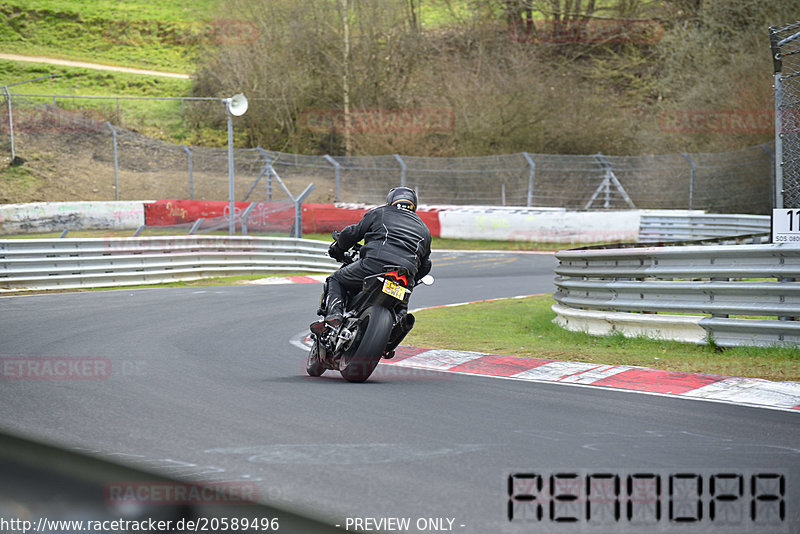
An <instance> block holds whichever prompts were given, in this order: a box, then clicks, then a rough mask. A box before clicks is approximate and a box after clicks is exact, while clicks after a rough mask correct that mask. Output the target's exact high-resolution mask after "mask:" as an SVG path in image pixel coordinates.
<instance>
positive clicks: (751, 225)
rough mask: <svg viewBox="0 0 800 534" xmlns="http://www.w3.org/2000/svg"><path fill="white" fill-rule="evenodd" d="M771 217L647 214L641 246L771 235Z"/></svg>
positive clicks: (678, 212) (642, 224)
mask: <svg viewBox="0 0 800 534" xmlns="http://www.w3.org/2000/svg"><path fill="white" fill-rule="evenodd" d="M770 231H771V221H770V217H769V215H736V214H715V213H703V212H700V211H680V210H675V211H643V212H642V219H641V224H640V226H639V239H638V242H639V243H656V242H659V241H692V240H701V239H713V238H717V237H732V236H737V235H753V234H758V233H761V234H768V233H769V232H770Z"/></svg>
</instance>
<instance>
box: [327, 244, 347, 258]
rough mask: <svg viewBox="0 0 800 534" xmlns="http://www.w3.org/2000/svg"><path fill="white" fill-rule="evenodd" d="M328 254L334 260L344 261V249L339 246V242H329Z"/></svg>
mask: <svg viewBox="0 0 800 534" xmlns="http://www.w3.org/2000/svg"><path fill="white" fill-rule="evenodd" d="M328 256H330V257H331V258H333V259H334V260H336V261H344V251H343V250H342V249H341V248H339V243H337V242H336V241H334V242H333V243H331V246H329V247H328Z"/></svg>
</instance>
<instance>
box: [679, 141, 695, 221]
mask: <svg viewBox="0 0 800 534" xmlns="http://www.w3.org/2000/svg"><path fill="white" fill-rule="evenodd" d="M681 155H682V156H683V157H684V158H686V161H688V162H689V167H690V169H691V174H690V175H689V209H690V210H691V209H694V178H695V173H696V172H697V165H695V164H694V161H692V158H690V157H689V154H686V153H685V152H684V153H683V154H681Z"/></svg>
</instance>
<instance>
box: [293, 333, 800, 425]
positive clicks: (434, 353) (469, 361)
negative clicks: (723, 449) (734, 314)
mask: <svg viewBox="0 0 800 534" xmlns="http://www.w3.org/2000/svg"><path fill="white" fill-rule="evenodd" d="M291 343H292V344H293V345H295V346H296V347H298V348H300V349H308V348H309V347H310V339H309V337H308V336H307V335H306V334H305V333H302V334H300V335H298V336H296V337H295V338H294V339H293V340H292V342H291ZM381 365H386V366H391V367H397V368H406V369H413V370H417V371H421V373H416V374H415V373H404V374H402V376H403V377H406V376H407V377H411V378H413V377H427V378H430V377H431V375H428V374H426V373H427V372H441V373H456V374H464V375H477V376H485V377H493V378H505V379H510V380H524V381H529V382H547V383H558V384H565V385H572V386H588V387H598V388H605V389H610V390H621V391H629V392H635V393H644V394H649V395H660V396H667V397H681V398H686V399H693V400H705V401H712V402H722V403H729V404H738V405H744V406H753V407H758V408H769V409H774V410H785V411H791V412H796V413H800V382H773V381H770V380H763V379H760V378H745V377H736V376H725V375H712V374H704V373H686V372H680V371H663V370H660V369H650V368H647V367H635V366H631V365H598V364H594V363H584V362H564V361H556V360H544V359H539V358H523V357H519V356H498V355H496V354H484V353H480V352H469V351H459V350H444V349H422V348H417V347H404V346H401V347H398V349H397V351H396V355H395V357H394V358H392V359H391V360H382V362H381ZM380 368H381V367H380V366H379V367H378V369H380ZM376 372H377V370H376ZM390 376H394V375H389V374H387V377H390ZM397 376H401V375H397Z"/></svg>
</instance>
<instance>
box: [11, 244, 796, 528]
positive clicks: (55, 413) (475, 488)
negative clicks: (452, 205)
mask: <svg viewBox="0 0 800 534" xmlns="http://www.w3.org/2000/svg"><path fill="white" fill-rule="evenodd" d="M554 265H555V260H554V258H553V256H552V255H550V254H513V253H480V254H478V253H444V252H439V253H437V254H436V255H435V257H434V270H433V272H432V274H433V275H434V276H435V277H436V278H437V282H436V284H435V285H433V286H431V287H424V288H421V289H419V290H418V291H417V292H416V293H415V294H414V296H413V297H412V307H426V306H434V305H442V304H452V303H458V302H464V301H473V300H480V299H488V298H496V297H509V296H515V295H525V294H536V293H549V292H552V291H553V284H552V281H553V272H552V270H553V266H554ZM320 290H321V286H320V285H319V284H294V285H271V286H262V285H248V286H231V287H191V288H164V289H141V290H115V291H92V292H75V293H65V294H47V295H32V296H18V297H5V298H0V325H1V326H0V329H1V330H0V356H2V357H4V358H8V357H13V358H23V359H24V358H28V359H31V358H50V359H51V360H52V359H58V358H62V359H69V358H73V359H74V358H82V359H91V360H92V361H93V362H101V363H102V362H108V363H109V365H110V369H111V371H110V373H108V375H107V376H105V377H104V379H87V380H81V379H73V380H69V379H66V380H37V379H27V380H26V379H18V380H14V379H6V380H2V381H1V382H0V407H1V408H0V410H1V411H0V429H2V430H4V431H7V432H11V433H14V434H18V435H22V436H28V437H32V438H35V439H38V440H44V441H47V442H50V443H55V444H58V445H61V446H63V447H66V448H70V449H76V450H80V451H85V452H89V453H91V454H94V455H97V456H100V457H105V458H110V459H113V460H114V461H116V462H122V463H125V464H127V465H132V466H141V467H144V468H147V469H149V470H151V471H156V472H159V473H163V474H165V475H167V476H170V477H174V478H178V479H180V480H185V481H204V482H209V481H211V482H213V481H247V482H254V483H256V484H257V485H258V495H259V499H260V500H262V501H264V502H268V503H270V504H273V505H276V506H279V507H284V508H290V509H292V510H295V511H298V510H299V511H301V512H303V513H305V514H308V515H310V516H312V517H316V518H322V519H324V520H326V521H327V522H329V523H330V524H334V525H341V527H342V528H343V529H344V528H348V529H349V530H353V529H354V527H355V526H358V527H360V530H363V531H373V530H381V531H386V532H451V531H452V532H463V533H480V534H483V533H496V532H535V533H540V532H541V533H553V534H559V533H562V532H564V533H569V532H592V533H595V532H597V533H602V534H607V533H616V532H675V533H678V532H680V533H684V532H685V533H694V532H709V533H711V532H720V533H724V534H736V533H739V532H741V533H745V532H747V533H751V532H756V533H761V532H765V533H766V532H769V533H770V534H772V533H791V532H800V414H797V413H790V412H783V411H776V410H767V409H759V408H752V407H743V406H735V405H730V404H721V403H712V402H700V401H694V400H686V399H677V398H666V397H660V396H650V395H643V394H637V393H632V392H624V391H619V392H617V391H609V390H605V389H598V388H591V387H576V386H568V385H562V384H542V383H530V382H521V381H515V380H503V379H497V378H490V377H480V376H464V375H457V374H447V373H437V372H425V373H409V372H408V370H405V371H404V370H397V371H396V372H390V371H388V370H386V371H384V372H383V373H379V374H378V376H375V377H373V378H372V379H370V381H368V382H367V383H365V384H350V383H347V382H345V381H343V380H342V379H341V378H340V377H339V376H338V373H335V372H327V373H326V374H325V375H324V376H323V377H321V378H316V379H315V378H311V377H308V376H306V374H305V370H304V360H305V353H304V352H303V351H301V350H300V349H298V348H297V347H296V346H294V345H292V344H291V343H290V341H291V340H292V339H294V338H297V336H298V335H299V334H301V333H302V332H304V331H305V329H306V328H307V326H308V324H309V323H311V322H312V321H313V320H314V319H315V317H316V316H315V315H314V310H315V309H316V305H317V300H318V298H319V294H320ZM380 369H381V367H379V370H380ZM3 378H8V377H7V376H4V377H3ZM573 475H576V476H573ZM773 475H777V478H776V477H775V476H773ZM537 477H538V478H537ZM780 477H783V478H782V479H781V478H780ZM617 478H618V479H619V480H620V482H619V485H618V486H617V488H616V489H614V483H616V480H617ZM576 481H577V482H576ZM598 481H599V483H601V484H605V483H607V482H609V481H611V485H610V486H608V485H607V484H606V486H604V487H605V488H606V489H608V488H611V489H610V491H611V493H606V498H605V499H604V500H603V499H599V500H598V499H597V491H595V492H594V493H591V494H588V493H587V488H588V487H589V486H590V485H591V484H592V483H597V482H598ZM582 482H585V483H582ZM781 483H783V485H781ZM551 486H552V488H553V489H554V491H553V494H554V495H553V496H551V497H548V495H547V492H548V488H550V487H551ZM540 487H541V488H544V489H540ZM598 487H599V486H598ZM576 488H577V489H576ZM573 491H574V492H577V493H576V495H577V498H576V499H574V500H570V499H569V498H568V494H570V492H573ZM509 492H510V493H511V497H512V502H511V507H509V501H510V496H509ZM565 495H566V496H565ZM626 495H631V498H630V499H627V497H626ZM530 496H533V497H530ZM559 496H560V497H559ZM537 499H538V500H537ZM548 499H549V500H548ZM592 499H595V500H592ZM626 499H627V500H626ZM601 501H602V502H601ZM539 503H543V504H542V505H541V506H539ZM615 503H621V506H620V507H619V508H618V509H617V511H616V512H615ZM537 506H538V508H537ZM781 510H783V511H781ZM540 512H541V517H538V516H537V514H538V513H540ZM509 513H511V514H512V516H513V519H512V520H510V519H509ZM614 513H617V514H618V516H619V517H620V519H618V520H613V515H614ZM781 514H783V515H781ZM559 518H560V519H562V521H556V519H559ZM610 518H612V519H610ZM670 518H671V519H673V521H670ZM570 519H574V520H572V521H571V520H570ZM404 521H407V523H404ZM637 521H638V522H637ZM405 524H407V525H408V527H407V528H404V527H403V525H405Z"/></svg>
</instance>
